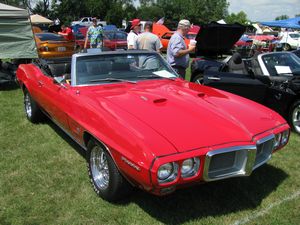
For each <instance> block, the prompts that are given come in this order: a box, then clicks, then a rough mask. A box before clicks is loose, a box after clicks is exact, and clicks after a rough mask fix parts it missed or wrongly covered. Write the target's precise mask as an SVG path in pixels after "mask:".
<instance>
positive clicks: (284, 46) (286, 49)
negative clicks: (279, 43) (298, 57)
mask: <svg viewBox="0 0 300 225" xmlns="http://www.w3.org/2000/svg"><path fill="white" fill-rule="evenodd" d="M282 49H283V51H290V50H291V46H290V45H289V44H287V43H285V44H283V48H282Z"/></svg>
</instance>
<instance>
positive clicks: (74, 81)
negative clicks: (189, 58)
mask: <svg viewBox="0 0 300 225" xmlns="http://www.w3.org/2000/svg"><path fill="white" fill-rule="evenodd" d="M144 54H149V55H153V56H155V57H158V58H159V60H160V61H161V63H162V64H163V65H164V66H165V67H167V68H168V69H169V71H170V72H171V73H172V74H173V75H174V78H175V79H177V78H179V77H180V76H179V75H178V74H177V73H176V71H175V70H174V69H173V68H172V67H171V65H169V64H168V62H167V61H166V60H165V59H164V58H163V57H162V56H161V55H160V54H158V53H156V52H151V51H134V52H131V51H125V52H116V51H113V52H102V53H100V54H92V53H88V54H87V53H79V54H73V56H72V66H71V86H72V87H78V86H96V85H106V84H111V83H108V82H103V83H90V84H89V83H87V84H78V83H77V62H78V59H79V58H84V57H91V56H95V57H99V56H101V55H103V56H115V55H116V56H122V55H125V56H126V55H127V56H128V55H130V56H134V55H137V56H138V55H144ZM137 78H138V77H137ZM157 79H170V78H165V77H159V76H157ZM145 80H147V79H137V80H135V81H136V83H138V82H141V81H145ZM151 80H154V79H151ZM124 82H125V81H124Z"/></svg>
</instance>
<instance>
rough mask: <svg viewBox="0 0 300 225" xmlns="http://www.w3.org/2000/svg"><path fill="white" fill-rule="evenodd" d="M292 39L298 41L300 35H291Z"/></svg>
mask: <svg viewBox="0 0 300 225" xmlns="http://www.w3.org/2000/svg"><path fill="white" fill-rule="evenodd" d="M290 37H291V38H295V39H297V38H299V37H300V34H290Z"/></svg>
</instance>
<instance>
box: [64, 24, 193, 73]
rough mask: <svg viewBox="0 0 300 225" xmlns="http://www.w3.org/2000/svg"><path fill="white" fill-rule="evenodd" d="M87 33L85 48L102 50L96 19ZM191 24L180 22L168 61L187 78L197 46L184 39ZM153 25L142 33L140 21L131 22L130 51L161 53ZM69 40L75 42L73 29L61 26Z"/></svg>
mask: <svg viewBox="0 0 300 225" xmlns="http://www.w3.org/2000/svg"><path fill="white" fill-rule="evenodd" d="M92 22H93V25H91V26H90V27H89V28H88V30H87V33H86V37H85V42H84V48H85V49H86V48H97V49H100V50H101V48H102V41H103V28H102V26H99V25H98V24H97V20H96V18H95V19H93V21H92ZM190 27H191V23H190V21H188V20H185V19H184V20H180V21H179V23H178V26H177V30H176V31H175V32H174V34H173V35H172V37H171V39H170V41H169V44H168V48H167V61H168V63H169V64H170V65H171V66H172V67H173V69H174V70H175V71H176V72H177V73H178V74H179V75H180V76H181V77H182V78H185V73H186V69H187V68H188V66H189V54H190V53H192V52H194V51H195V45H191V44H190V45H189V46H186V44H185V41H184V37H185V36H186V35H187V34H188V32H189V30H190ZM152 31H153V23H152V22H146V23H145V25H144V31H143V32H141V21H140V19H134V20H132V21H131V27H130V32H129V33H128V36H127V48H128V50H148V51H155V52H158V53H161V49H162V47H163V46H162V43H161V41H160V38H159V37H158V36H157V35H155V34H154V33H153V32H152ZM58 34H60V35H62V36H64V37H65V38H66V39H67V40H74V35H73V32H72V29H71V28H69V27H66V26H65V25H64V24H61V32H58Z"/></svg>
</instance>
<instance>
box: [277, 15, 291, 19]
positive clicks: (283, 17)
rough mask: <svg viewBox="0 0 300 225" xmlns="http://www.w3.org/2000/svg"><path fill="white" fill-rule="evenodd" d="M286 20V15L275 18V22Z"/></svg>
mask: <svg viewBox="0 0 300 225" xmlns="http://www.w3.org/2000/svg"><path fill="white" fill-rule="evenodd" d="M288 18H290V17H289V16H288V15H281V16H277V17H276V18H275V20H286V19H288Z"/></svg>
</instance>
